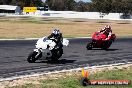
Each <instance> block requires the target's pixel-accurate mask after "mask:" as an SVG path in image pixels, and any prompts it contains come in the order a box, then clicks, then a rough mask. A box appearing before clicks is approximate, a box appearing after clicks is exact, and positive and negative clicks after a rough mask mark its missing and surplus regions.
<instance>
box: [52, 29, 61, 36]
mask: <svg viewBox="0 0 132 88" xmlns="http://www.w3.org/2000/svg"><path fill="white" fill-rule="evenodd" d="M52 33H53V34H55V35H57V34H60V31H59V29H54V30H53V32H52Z"/></svg>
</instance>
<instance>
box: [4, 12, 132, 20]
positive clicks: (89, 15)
mask: <svg viewBox="0 0 132 88" xmlns="http://www.w3.org/2000/svg"><path fill="white" fill-rule="evenodd" d="M6 16H11V15H6ZM12 16H34V17H55V18H56V17H57V18H58V17H60V18H83V19H108V20H124V19H123V14H122V13H109V14H101V13H99V12H75V11H37V12H35V13H29V14H26V13H23V15H12ZM125 20H132V15H130V16H128V17H127V18H125Z"/></svg>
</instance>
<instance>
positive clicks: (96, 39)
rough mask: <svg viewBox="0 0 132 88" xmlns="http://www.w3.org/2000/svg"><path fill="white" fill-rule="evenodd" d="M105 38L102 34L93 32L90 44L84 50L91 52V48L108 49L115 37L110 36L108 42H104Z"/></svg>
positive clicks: (113, 35)
mask: <svg viewBox="0 0 132 88" xmlns="http://www.w3.org/2000/svg"><path fill="white" fill-rule="evenodd" d="M106 38H107V36H106V35H105V34H104V33H100V32H95V33H94V34H93V36H92V42H90V43H88V44H87V46H86V48H87V50H91V49H92V48H101V49H104V50H106V49H108V48H109V47H110V46H111V44H112V42H114V40H115V38H116V36H115V34H112V35H111V37H110V38H109V40H105V39H106Z"/></svg>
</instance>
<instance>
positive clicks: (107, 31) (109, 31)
mask: <svg viewBox="0 0 132 88" xmlns="http://www.w3.org/2000/svg"><path fill="white" fill-rule="evenodd" d="M99 32H100V33H103V34H105V35H106V36H107V38H106V39H105V40H109V39H110V37H111V35H112V29H111V27H110V26H109V25H106V26H105V27H104V28H103V29H101V30H100V31H99Z"/></svg>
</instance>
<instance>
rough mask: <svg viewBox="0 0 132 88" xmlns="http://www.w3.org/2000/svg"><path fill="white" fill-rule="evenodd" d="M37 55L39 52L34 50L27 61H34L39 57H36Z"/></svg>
mask: <svg viewBox="0 0 132 88" xmlns="http://www.w3.org/2000/svg"><path fill="white" fill-rule="evenodd" d="M36 55H37V52H35V51H33V52H31V53H30V54H29V56H28V58H27V61H28V62H29V63H34V62H35V61H36V60H37V59H36V58H35V56H36Z"/></svg>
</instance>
